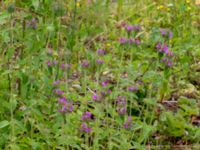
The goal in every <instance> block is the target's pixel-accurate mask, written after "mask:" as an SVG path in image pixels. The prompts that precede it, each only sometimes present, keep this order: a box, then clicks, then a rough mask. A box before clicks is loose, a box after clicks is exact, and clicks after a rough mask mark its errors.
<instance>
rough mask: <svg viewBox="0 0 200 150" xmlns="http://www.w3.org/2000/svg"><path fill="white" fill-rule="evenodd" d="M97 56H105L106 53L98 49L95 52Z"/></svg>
mask: <svg viewBox="0 0 200 150" xmlns="http://www.w3.org/2000/svg"><path fill="white" fill-rule="evenodd" d="M97 54H98V55H100V56H102V55H105V54H106V51H105V50H103V49H98V50H97Z"/></svg>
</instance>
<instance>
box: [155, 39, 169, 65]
mask: <svg viewBox="0 0 200 150" xmlns="http://www.w3.org/2000/svg"><path fill="white" fill-rule="evenodd" d="M156 49H157V50H158V51H159V52H160V53H163V54H164V58H162V62H163V63H164V64H165V65H166V66H168V67H171V66H172V60H171V59H172V57H173V52H172V51H170V50H169V47H168V46H167V44H165V43H164V44H162V43H160V42H159V43H157V45H156Z"/></svg>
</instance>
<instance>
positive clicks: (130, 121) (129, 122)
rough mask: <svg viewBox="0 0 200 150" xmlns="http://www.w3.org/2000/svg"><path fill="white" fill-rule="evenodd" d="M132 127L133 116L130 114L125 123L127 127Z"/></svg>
mask: <svg viewBox="0 0 200 150" xmlns="http://www.w3.org/2000/svg"><path fill="white" fill-rule="evenodd" d="M131 127H132V117H131V116H129V117H128V119H127V120H126V121H125V123H124V128H125V129H130V128H131Z"/></svg>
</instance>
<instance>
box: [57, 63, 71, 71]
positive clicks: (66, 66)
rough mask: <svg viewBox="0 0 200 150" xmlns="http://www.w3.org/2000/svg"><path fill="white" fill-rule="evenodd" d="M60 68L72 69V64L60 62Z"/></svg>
mask: <svg viewBox="0 0 200 150" xmlns="http://www.w3.org/2000/svg"><path fill="white" fill-rule="evenodd" d="M60 68H61V69H63V70H65V69H70V68H71V64H65V63H61V64H60Z"/></svg>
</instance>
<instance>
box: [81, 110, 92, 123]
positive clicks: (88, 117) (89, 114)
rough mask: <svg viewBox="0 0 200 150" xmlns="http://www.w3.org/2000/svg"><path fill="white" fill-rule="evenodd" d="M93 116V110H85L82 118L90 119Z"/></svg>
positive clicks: (84, 119)
mask: <svg viewBox="0 0 200 150" xmlns="http://www.w3.org/2000/svg"><path fill="white" fill-rule="evenodd" d="M91 118H92V113H91V112H88V111H86V112H84V113H83V115H82V117H81V120H83V121H89V120H90V119H91Z"/></svg>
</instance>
